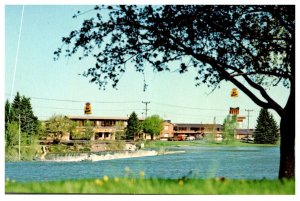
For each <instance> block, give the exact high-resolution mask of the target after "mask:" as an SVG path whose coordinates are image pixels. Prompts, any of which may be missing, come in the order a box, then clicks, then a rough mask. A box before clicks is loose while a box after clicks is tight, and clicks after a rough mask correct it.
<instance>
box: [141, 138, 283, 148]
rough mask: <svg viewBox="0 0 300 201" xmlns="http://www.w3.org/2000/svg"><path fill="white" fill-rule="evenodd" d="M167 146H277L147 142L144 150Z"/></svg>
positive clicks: (234, 142) (234, 143) (236, 142)
mask: <svg viewBox="0 0 300 201" xmlns="http://www.w3.org/2000/svg"><path fill="white" fill-rule="evenodd" d="M168 146H264V147H266V146H268V147H270V146H279V145H278V144H276V145H271V144H251V143H243V142H240V141H233V142H230V143H228V144H225V143H222V142H206V141H203V140H201V141H159V140H157V141H147V142H146V144H145V147H146V148H157V147H168Z"/></svg>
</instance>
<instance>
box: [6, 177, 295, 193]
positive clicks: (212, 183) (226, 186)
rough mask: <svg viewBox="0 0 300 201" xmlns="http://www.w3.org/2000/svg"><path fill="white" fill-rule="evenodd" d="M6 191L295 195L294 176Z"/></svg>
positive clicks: (11, 188)
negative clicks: (286, 178) (278, 178)
mask: <svg viewBox="0 0 300 201" xmlns="http://www.w3.org/2000/svg"><path fill="white" fill-rule="evenodd" d="M5 192H6V193H9V194H10V193H47V194H49V193H50V194H51V193H53V194H60V193H63V194H69V193H70V194H74V193H82V194H175V195H177V194H186V195H189V194H196V195H250V194H252V195H264V194H267V195H280V194H281V195H294V194H295V181H294V180H283V181H280V180H232V179H224V178H218V179H187V180H168V179H143V175H141V178H138V179H133V178H108V177H107V176H104V177H103V178H101V179H86V180H66V181H52V182H32V183H21V182H15V181H10V180H6V182H5Z"/></svg>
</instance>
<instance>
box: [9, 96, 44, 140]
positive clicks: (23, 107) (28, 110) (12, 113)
mask: <svg viewBox="0 0 300 201" xmlns="http://www.w3.org/2000/svg"><path fill="white" fill-rule="evenodd" d="M13 121H14V122H17V123H18V124H19V122H20V123H21V132H22V133H24V134H25V135H26V136H27V137H26V139H27V140H26V141H27V144H31V141H32V139H33V138H34V136H35V135H37V133H38V130H39V122H38V118H37V117H36V116H34V114H33V110H32V106H31V103H30V98H26V97H25V96H20V94H19V92H17V94H16V96H15V98H14V100H13V103H12V104H10V103H9V101H8V100H7V101H6V104H5V122H6V123H5V125H6V126H5V129H7V123H8V122H13Z"/></svg>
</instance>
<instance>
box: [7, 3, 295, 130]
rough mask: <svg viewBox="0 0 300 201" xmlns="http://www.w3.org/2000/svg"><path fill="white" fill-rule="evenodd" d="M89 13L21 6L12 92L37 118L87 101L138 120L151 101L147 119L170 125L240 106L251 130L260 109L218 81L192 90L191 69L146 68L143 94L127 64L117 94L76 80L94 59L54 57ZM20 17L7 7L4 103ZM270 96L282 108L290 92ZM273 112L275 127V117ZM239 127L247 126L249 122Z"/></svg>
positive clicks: (103, 112) (219, 118)
mask: <svg viewBox="0 0 300 201" xmlns="http://www.w3.org/2000/svg"><path fill="white" fill-rule="evenodd" d="M91 8H93V6H90V5H89V6H46V5H41V6H28V5H26V6H25V11H24V18H23V28H22V34H21V40H20V49H19V57H18V65H17V71H16V77H15V85H14V90H13V92H12V93H13V94H15V93H16V92H17V91H19V92H20V94H21V95H25V96H27V97H32V100H31V102H32V106H33V110H34V112H35V114H36V115H37V116H38V117H39V119H41V120H44V119H47V118H48V117H50V116H51V115H52V114H54V113H56V114H64V115H83V107H84V103H85V102H87V101H89V102H91V104H92V108H93V115H99V116H126V115H129V114H130V113H131V112H132V111H136V113H137V114H138V115H139V116H140V117H142V116H143V115H144V114H142V113H143V112H144V111H143V109H144V108H145V105H144V104H142V103H141V102H142V101H150V102H151V103H150V104H149V105H148V108H149V111H148V115H152V114H159V115H160V116H161V117H162V118H164V119H170V120H171V121H172V122H174V123H180V122H185V123H201V122H202V123H212V122H213V119H214V117H216V122H217V123H223V120H224V118H225V117H226V115H227V114H228V110H229V107H236V106H239V107H240V114H241V115H245V116H246V115H247V113H246V111H245V109H253V110H254V111H253V112H252V113H251V118H250V127H254V126H255V124H256V118H257V115H258V113H259V110H260V107H258V106H256V105H255V104H254V103H253V102H252V101H251V100H250V99H249V98H248V97H247V96H246V95H245V94H243V93H242V92H241V91H239V94H240V96H239V97H238V98H235V99H234V98H230V90H231V89H232V88H233V87H235V86H234V85H232V84H231V83H229V82H222V83H221V85H220V86H221V88H220V89H217V90H215V91H214V92H213V93H211V94H209V93H210V92H211V89H210V88H207V87H206V85H202V86H200V87H195V82H194V77H195V75H196V70H195V69H190V71H189V72H188V73H186V74H178V73H168V72H165V73H153V72H152V70H151V67H147V70H146V80H147V83H148V84H149V87H148V89H147V91H146V92H144V91H143V76H142V74H139V73H136V72H135V71H134V70H133V69H132V68H131V67H130V65H128V67H127V69H128V71H127V72H126V73H125V74H124V76H123V77H122V79H121V81H120V82H119V85H118V90H115V89H113V88H112V87H111V86H107V89H106V91H103V90H99V89H98V86H97V85H95V84H91V83H89V82H88V79H87V78H84V77H82V76H79V75H78V74H79V73H82V72H83V71H84V70H85V69H87V67H89V66H92V65H93V64H94V61H93V60H91V59H84V60H81V61H79V60H78V59H77V57H72V58H70V59H66V58H64V57H61V59H60V60H59V61H53V52H54V51H55V50H56V49H57V48H58V47H60V46H61V44H62V43H61V38H62V37H63V36H66V35H68V34H69V32H70V31H71V30H73V29H76V28H79V27H80V25H81V23H82V21H83V19H85V18H88V17H90V15H94V14H95V12H91V13H88V14H85V15H82V16H80V17H78V18H76V19H73V18H72V16H73V14H75V13H76V12H77V10H81V11H86V10H89V9H91ZM21 12H22V7H21V6H6V7H5V99H9V98H10V94H11V88H12V80H13V72H14V64H15V59H16V51H17V41H18V33H19V28H20V18H21ZM271 94H272V97H273V98H274V99H275V100H276V101H278V102H279V103H280V104H281V105H285V103H286V100H287V96H288V94H289V91H288V90H287V89H285V88H283V87H281V86H279V87H276V88H274V89H272V91H271ZM38 98H45V99H62V100H74V101H82V102H67V101H65V102H63V101H50V100H42V99H38ZM101 102H113V103H101ZM116 102H123V103H116ZM128 102H129V103H128ZM170 105H171V106H170ZM172 105H173V106H172ZM179 106H184V107H179ZM193 108H194V109H193ZM195 108H198V109H195ZM272 113H273V114H274V116H275V118H276V120H277V122H278V116H277V115H276V114H275V113H274V112H272ZM278 123H279V122H278ZM243 126H244V127H247V120H246V121H245V122H244V123H243Z"/></svg>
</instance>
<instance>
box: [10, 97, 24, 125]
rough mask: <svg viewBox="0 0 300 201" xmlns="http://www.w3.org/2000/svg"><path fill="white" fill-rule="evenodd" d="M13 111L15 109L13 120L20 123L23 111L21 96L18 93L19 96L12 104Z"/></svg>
mask: <svg viewBox="0 0 300 201" xmlns="http://www.w3.org/2000/svg"><path fill="white" fill-rule="evenodd" d="M12 109H13V115H12V119H11V120H12V121H15V122H19V115H20V114H21V109H22V103H21V96H20V94H19V92H17V95H16V96H15V98H14V101H13V103H12Z"/></svg>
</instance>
